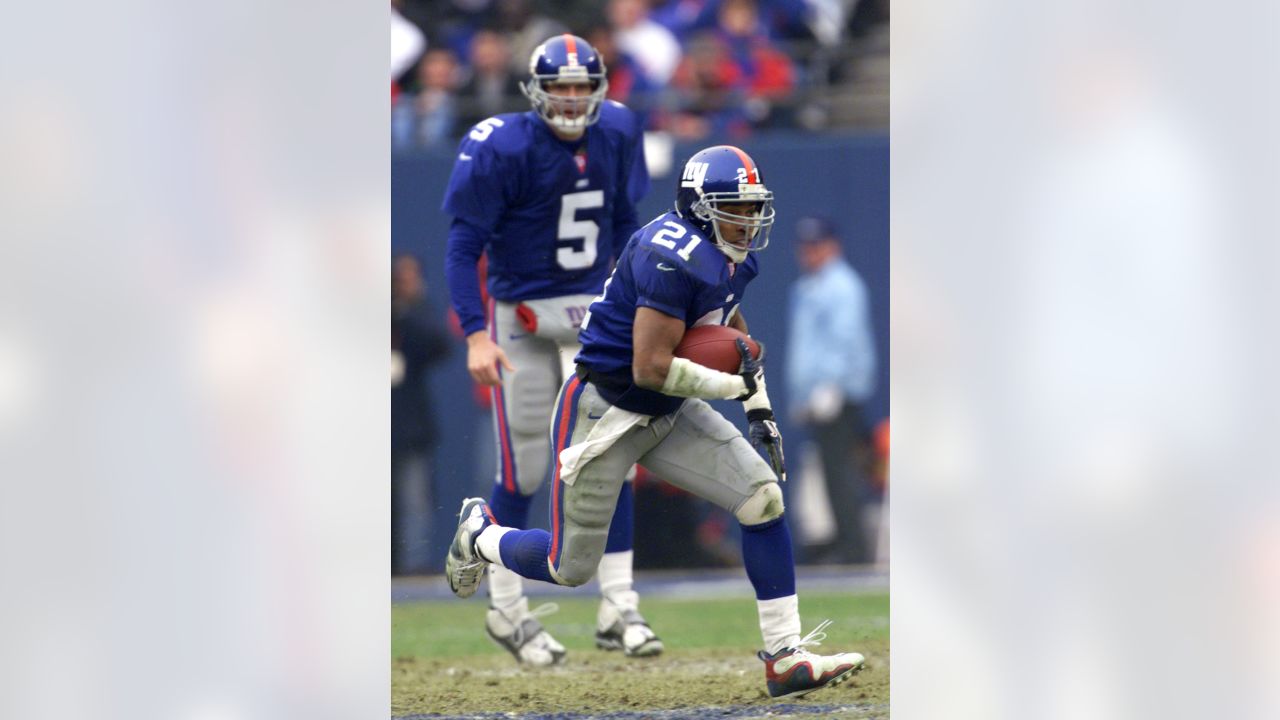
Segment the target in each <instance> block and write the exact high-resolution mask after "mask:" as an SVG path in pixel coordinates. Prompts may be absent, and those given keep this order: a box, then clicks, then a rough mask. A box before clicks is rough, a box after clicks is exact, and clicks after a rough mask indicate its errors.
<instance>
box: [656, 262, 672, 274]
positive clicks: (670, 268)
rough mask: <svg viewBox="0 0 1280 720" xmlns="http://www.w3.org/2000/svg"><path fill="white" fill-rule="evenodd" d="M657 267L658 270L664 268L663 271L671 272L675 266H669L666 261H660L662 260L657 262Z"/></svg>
mask: <svg viewBox="0 0 1280 720" xmlns="http://www.w3.org/2000/svg"><path fill="white" fill-rule="evenodd" d="M658 269H659V270H664V271H666V272H672V271H673V270H675V268H673V267H671V266H670V265H668V264H666V263H662V262H660V263H658Z"/></svg>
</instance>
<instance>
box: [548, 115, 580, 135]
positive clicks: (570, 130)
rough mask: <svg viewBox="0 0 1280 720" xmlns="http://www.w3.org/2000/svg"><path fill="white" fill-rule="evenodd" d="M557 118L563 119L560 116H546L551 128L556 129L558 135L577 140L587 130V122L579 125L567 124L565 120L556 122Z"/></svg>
mask: <svg viewBox="0 0 1280 720" xmlns="http://www.w3.org/2000/svg"><path fill="white" fill-rule="evenodd" d="M557 120H562V118H560V117H551V118H546V121H547V124H548V125H550V126H551V129H552V130H554V131H555V133H556V134H557V135H560V136H562V137H565V138H568V139H569V140H576V139H578V138H580V137H582V134H583V133H585V132H586V131H587V126H586V124H585V123H583V124H577V125H566V124H565V123H563V122H556V121H557Z"/></svg>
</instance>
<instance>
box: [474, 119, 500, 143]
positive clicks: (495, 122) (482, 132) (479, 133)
mask: <svg viewBox="0 0 1280 720" xmlns="http://www.w3.org/2000/svg"><path fill="white" fill-rule="evenodd" d="M503 124H504V123H503V122H502V121H501V120H499V119H498V118H496V117H491V118H489V119H488V120H481V121H480V122H479V123H477V124H476V126H475V127H474V128H472V129H471V139H472V140H475V141H476V142H484V141H485V140H488V139H489V135H490V134H492V133H493V129H494V128H496V127H502V126H503Z"/></svg>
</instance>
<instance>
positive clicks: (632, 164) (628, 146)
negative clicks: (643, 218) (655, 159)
mask: <svg viewBox="0 0 1280 720" xmlns="http://www.w3.org/2000/svg"><path fill="white" fill-rule="evenodd" d="M617 109H618V115H619V116H621V117H622V118H623V119H624V120H625V123H624V127H623V128H622V129H623V132H622V133H621V135H620V139H619V148H618V149H619V158H620V159H621V162H619V163H618V165H619V168H618V181H617V182H618V190H619V192H617V193H616V194H615V197H616V198H617V199H616V200H615V201H614V205H613V218H612V220H613V242H614V246H615V251H614V254H615V255H616V254H618V253H619V252H621V250H622V247H623V246H624V245H626V243H627V241H628V240H630V239H631V236H632V235H633V234H634V233H635V231H636V230H638V229H639V228H640V220H639V215H638V212H637V211H636V203H638V202H640V200H642V199H643V198H644V196H645V195H647V194H648V193H649V166H648V163H647V162H646V161H645V157H644V129H643V128H642V127H641V126H640V122H639V119H638V118H637V117H636V115H635V113H633V112H631V111H630V110H628V109H627V108H626V107H624V106H622V105H621V104H619V105H617Z"/></svg>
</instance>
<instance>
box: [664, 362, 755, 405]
mask: <svg viewBox="0 0 1280 720" xmlns="http://www.w3.org/2000/svg"><path fill="white" fill-rule="evenodd" d="M746 391H747V383H746V381H744V380H743V379H742V377H741V376H740V375H731V374H729V373H723V372H720V371H719V370H712V369H711V368H709V367H706V366H704V365H699V364H698V363H696V362H693V361H692V360H687V359H685V358H673V359H672V360H671V367H670V368H668V370H667V380H666V382H664V383H662V394H663V395H671V396H673V397H685V398H703V399H705V400H733V399H734V398H736V397H738V396H740V395H742V394H743V393H745V392H746Z"/></svg>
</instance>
